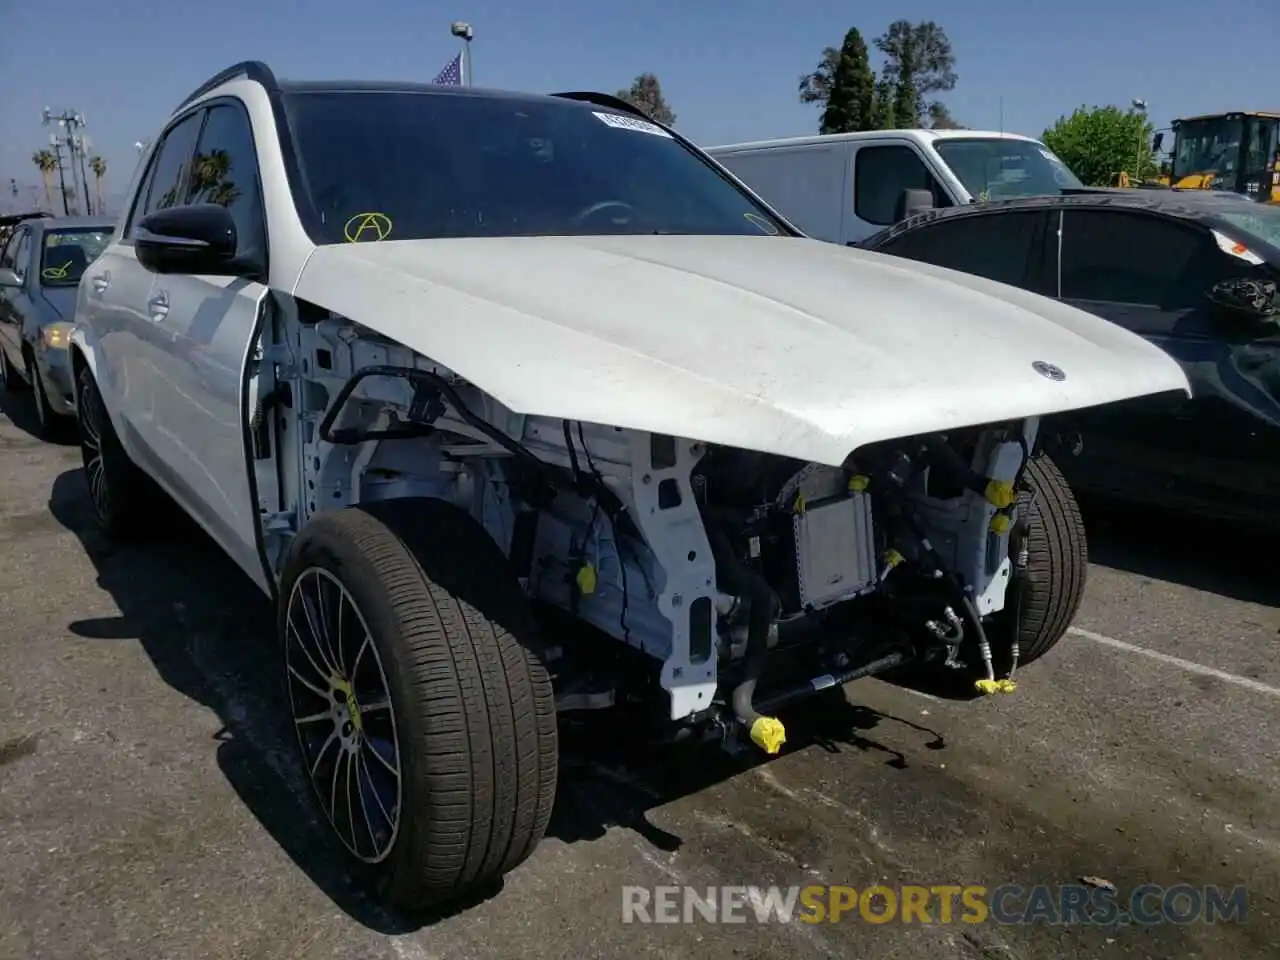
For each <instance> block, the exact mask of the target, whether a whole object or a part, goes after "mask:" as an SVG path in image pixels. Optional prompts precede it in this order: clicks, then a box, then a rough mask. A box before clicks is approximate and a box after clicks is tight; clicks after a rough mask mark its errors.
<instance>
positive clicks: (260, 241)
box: [185, 104, 265, 255]
mask: <svg viewBox="0 0 1280 960" xmlns="http://www.w3.org/2000/svg"><path fill="white" fill-rule="evenodd" d="M259 197H260V192H259V189H258V155H257V152H256V151H255V150H254V146H253V130H252V128H251V127H250V124H249V117H248V116H247V115H246V114H245V112H244V111H243V110H242V109H241V108H239V107H237V106H233V105H230V104H220V105H218V106H215V107H213V108H211V109H210V110H209V118H208V120H206V121H205V125H204V130H202V131H201V133H200V143H199V146H198V147H197V148H196V155H195V162H194V163H193V164H192V167H191V177H190V180H189V186H188V188H187V195H186V201H185V202H186V203H189V204H191V203H216V204H219V205H221V206H224V207H226V208H227V209H228V210H229V211H230V212H231V218H232V219H233V220H234V221H235V224H236V236H237V238H238V241H239V242H238V247H239V249H238V251H237V252H238V253H239V254H241V255H244V254H245V253H247V252H248V251H250V250H254V249H258V250H261V249H264V248H265V243H264V239H265V238H264V236H263V234H264V229H263V228H264V218H263V212H262V205H261V202H260V200H259Z"/></svg>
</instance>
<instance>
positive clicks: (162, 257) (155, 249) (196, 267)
mask: <svg viewBox="0 0 1280 960" xmlns="http://www.w3.org/2000/svg"><path fill="white" fill-rule="evenodd" d="M133 243H134V249H135V251H136V253H137V257H138V260H139V262H140V263H141V264H142V265H143V266H144V267H146V268H147V269H148V270H150V271H152V272H153V273H195V274H206V275H209V276H224V277H225V276H238V275H239V274H241V273H243V272H244V268H245V265H244V264H243V263H239V262H237V261H236V259H235V256H236V224H235V221H234V220H233V219H232V218H231V211H229V210H228V209H227V208H226V207H222V206H219V205H218V204H216V203H200V204H195V205H192V206H187V207H169V208H167V209H164V210H157V211H155V213H151V214H148V215H147V216H145V217H143V218H142V219H141V220H140V221H138V230H137V233H136V234H135V235H134V240H133Z"/></svg>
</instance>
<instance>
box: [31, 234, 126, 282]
mask: <svg viewBox="0 0 1280 960" xmlns="http://www.w3.org/2000/svg"><path fill="white" fill-rule="evenodd" d="M110 241H111V229H110V228H107V227H99V228H84V229H79V230H46V231H45V234H44V249H43V250H42V251H41V252H40V282H41V284H43V285H44V286H46V287H60V286H75V285H76V284H77V283H79V282H80V277H81V276H82V275H83V274H84V271H85V269H86V268H87V267H88V266H89V264H91V263H93V261H94V260H96V259H98V255H99V254H101V253H102V251H103V250H105V249H106V247H107V244H108V243H109V242H110Z"/></svg>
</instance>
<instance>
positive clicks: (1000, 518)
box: [988, 513, 1013, 534]
mask: <svg viewBox="0 0 1280 960" xmlns="http://www.w3.org/2000/svg"><path fill="white" fill-rule="evenodd" d="M1011 526H1013V521H1012V520H1010V519H1009V515H1008V514H1007V513H997V514H996V515H995V516H994V517H992V518H991V523H990V524H989V525H988V529H989V530H990V531H991V532H992V533H994V534H1001V533H1005V532H1007V531H1008V529H1009V528H1010V527H1011Z"/></svg>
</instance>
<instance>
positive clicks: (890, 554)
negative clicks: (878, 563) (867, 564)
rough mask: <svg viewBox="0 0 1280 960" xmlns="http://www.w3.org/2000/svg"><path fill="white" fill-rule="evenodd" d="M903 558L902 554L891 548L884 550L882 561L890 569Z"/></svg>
mask: <svg viewBox="0 0 1280 960" xmlns="http://www.w3.org/2000/svg"><path fill="white" fill-rule="evenodd" d="M904 559H905V558H904V557H903V556H902V554H900V553H899V552H898V551H897V550H894V549H892V548H890V549H888V550H886V551H885V552H884V562H885V565H886V566H887V567H888V568H889V569H890V570H892V569H893V568H894V567H896V566H897V565H898V564H900V563H901V562H902V561H903V560H904Z"/></svg>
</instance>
